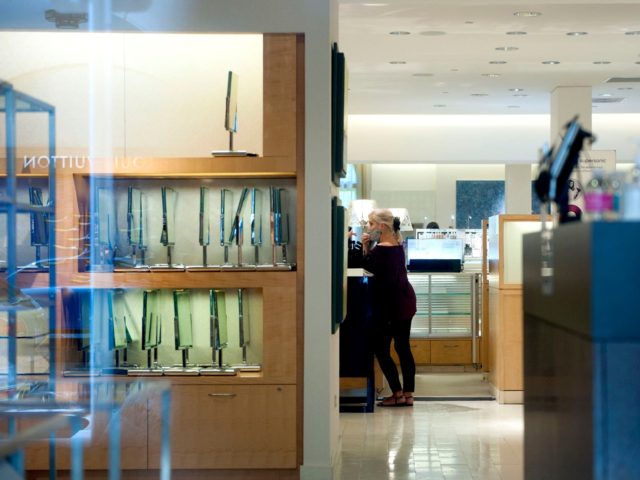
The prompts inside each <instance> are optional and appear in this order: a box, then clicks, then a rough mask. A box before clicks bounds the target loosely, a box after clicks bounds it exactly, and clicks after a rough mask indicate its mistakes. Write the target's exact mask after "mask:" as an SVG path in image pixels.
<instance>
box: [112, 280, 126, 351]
mask: <svg viewBox="0 0 640 480" xmlns="http://www.w3.org/2000/svg"><path fill="white" fill-rule="evenodd" d="M109 297H110V302H109V318H110V320H111V342H110V343H111V345H110V348H111V349H116V350H119V349H123V348H127V343H128V341H127V340H128V339H127V323H126V322H127V318H126V305H125V299H124V291H123V290H116V291H112V292H109Z"/></svg>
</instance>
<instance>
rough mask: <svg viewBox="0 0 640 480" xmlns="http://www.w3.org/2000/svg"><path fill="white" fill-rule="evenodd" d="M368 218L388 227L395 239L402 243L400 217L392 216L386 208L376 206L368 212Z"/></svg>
mask: <svg viewBox="0 0 640 480" xmlns="http://www.w3.org/2000/svg"><path fill="white" fill-rule="evenodd" d="M369 219H370V220H373V221H374V222H377V223H381V224H383V225H386V226H387V227H389V231H391V233H393V236H394V237H395V239H396V241H397V242H398V243H402V234H401V233H400V219H399V218H398V217H394V216H393V213H391V210H389V209H388V208H376V209H375V210H373V211H372V212H371V213H370V214H369Z"/></svg>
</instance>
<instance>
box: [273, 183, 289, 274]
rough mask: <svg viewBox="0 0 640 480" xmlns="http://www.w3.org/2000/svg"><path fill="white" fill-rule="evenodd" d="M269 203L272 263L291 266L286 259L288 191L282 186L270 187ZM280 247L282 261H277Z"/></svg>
mask: <svg viewBox="0 0 640 480" xmlns="http://www.w3.org/2000/svg"><path fill="white" fill-rule="evenodd" d="M270 204H271V244H272V249H273V253H272V254H273V265H274V266H276V265H280V266H283V267H286V268H291V266H292V265H291V264H290V263H289V261H288V259H287V245H288V244H289V211H288V193H287V190H286V189H284V188H278V187H271V188H270ZM276 247H281V249H282V261H281V262H278V259H277V251H276V250H277V249H276Z"/></svg>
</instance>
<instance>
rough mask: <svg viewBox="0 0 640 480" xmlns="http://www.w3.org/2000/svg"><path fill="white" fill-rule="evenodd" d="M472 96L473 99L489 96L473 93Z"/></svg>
mask: <svg viewBox="0 0 640 480" xmlns="http://www.w3.org/2000/svg"><path fill="white" fill-rule="evenodd" d="M471 96H472V97H488V96H489V94H488V93H472V94H471Z"/></svg>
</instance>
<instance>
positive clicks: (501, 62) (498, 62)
mask: <svg viewBox="0 0 640 480" xmlns="http://www.w3.org/2000/svg"><path fill="white" fill-rule="evenodd" d="M505 63H507V62H505V61H504V60H491V61H490V62H489V65H504V64H505Z"/></svg>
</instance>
